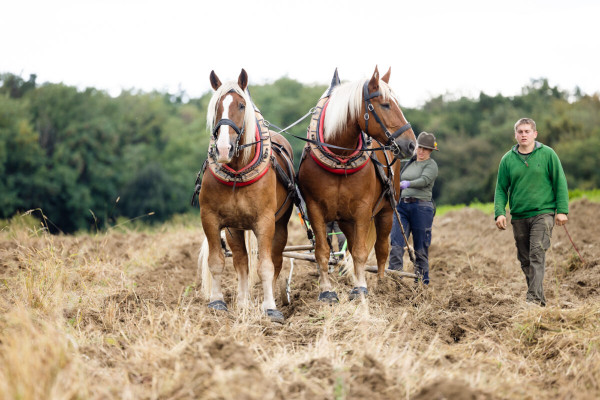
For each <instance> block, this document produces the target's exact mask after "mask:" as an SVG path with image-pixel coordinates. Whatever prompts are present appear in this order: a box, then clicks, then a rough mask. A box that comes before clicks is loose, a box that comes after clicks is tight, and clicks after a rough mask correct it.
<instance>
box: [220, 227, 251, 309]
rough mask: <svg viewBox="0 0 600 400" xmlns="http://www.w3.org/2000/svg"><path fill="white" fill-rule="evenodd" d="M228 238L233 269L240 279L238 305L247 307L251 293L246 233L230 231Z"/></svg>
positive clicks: (236, 230)
mask: <svg viewBox="0 0 600 400" xmlns="http://www.w3.org/2000/svg"><path fill="white" fill-rule="evenodd" d="M226 237H227V243H228V244H229V247H230V248H231V252H232V253H233V267H234V268H235V271H236V272H237V278H238V291H237V304H238V306H239V307H246V306H247V305H248V300H249V299H250V293H249V290H248V251H247V249H246V242H245V240H244V231H243V230H239V229H229V230H228V231H227V233H226Z"/></svg>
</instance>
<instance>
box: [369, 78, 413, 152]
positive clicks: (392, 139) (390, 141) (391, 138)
mask: <svg viewBox="0 0 600 400" xmlns="http://www.w3.org/2000/svg"><path fill="white" fill-rule="evenodd" d="M379 96H381V92H379V90H378V91H376V92H373V93H370V94H369V81H366V82H365V84H364V85H363V98H364V100H365V110H366V112H365V115H364V118H365V133H366V134H367V135H368V134H369V112H371V113H372V114H373V117H375V121H377V123H378V124H379V126H381V129H382V130H383V132H384V133H385V136H386V137H387V142H386V144H385V145H386V146H389V148H390V149H391V150H392V153H393V154H394V157H395V158H400V157H402V155H403V154H402V153H403V151H402V149H401V148H400V145H399V144H398V143H397V142H396V139H397V138H398V137H399V136H400V135H402V134H403V133H404V132H406V131H407V130H409V129H411V125H410V122H407V123H406V124H405V125H403V126H401V127H400V128H399V129H397V130H396V131H395V132H394V133H391V132H390V130H389V129H388V128H387V127H386V126H385V124H384V123H383V121H382V120H381V118H379V115H377V113H376V112H375V107H374V106H373V103H371V99H373V98H375V97H379Z"/></svg>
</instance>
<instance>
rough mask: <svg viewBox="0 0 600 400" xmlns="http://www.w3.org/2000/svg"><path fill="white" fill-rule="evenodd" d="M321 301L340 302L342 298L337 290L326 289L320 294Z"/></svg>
mask: <svg viewBox="0 0 600 400" xmlns="http://www.w3.org/2000/svg"><path fill="white" fill-rule="evenodd" d="M319 301H322V302H325V303H329V304H333V303H339V302H340V299H339V298H338V295H337V293H336V292H329V291H324V292H321V293H320V294H319Z"/></svg>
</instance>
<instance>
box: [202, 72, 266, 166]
mask: <svg viewBox="0 0 600 400" xmlns="http://www.w3.org/2000/svg"><path fill="white" fill-rule="evenodd" d="M210 84H211V86H212V87H213V89H214V90H215V93H214V94H213V97H212V98H211V100H210V103H209V106H208V114H207V118H206V119H207V126H208V130H209V131H210V132H211V135H212V137H213V140H214V143H215V144H214V148H213V149H211V151H214V152H215V155H216V161H217V162H218V163H223V164H227V163H230V162H231V161H232V160H233V159H234V158H235V157H238V156H239V155H240V149H241V148H243V147H246V149H245V150H242V155H241V159H242V160H241V162H242V163H244V162H247V161H248V159H249V158H250V155H249V154H250V149H249V148H248V147H247V146H243V145H245V144H248V143H250V142H251V141H252V140H253V139H254V138H253V137H252V133H253V132H254V130H255V125H256V122H255V121H256V120H255V117H254V109H253V106H252V102H251V100H250V99H249V97H248V95H247V92H246V87H247V86H248V74H247V73H246V71H245V70H244V69H242V71H241V73H240V76H239V78H238V81H237V83H236V82H227V83H224V84H222V83H221V80H220V79H219V77H218V76H217V74H215V71H211V73H210ZM246 131H248V132H250V134H245V133H246Z"/></svg>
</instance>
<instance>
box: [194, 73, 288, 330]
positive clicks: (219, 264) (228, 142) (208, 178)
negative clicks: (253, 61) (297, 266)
mask: <svg viewBox="0 0 600 400" xmlns="http://www.w3.org/2000/svg"><path fill="white" fill-rule="evenodd" d="M210 83H211V85H212V87H213V89H214V90H215V93H214V94H213V96H212V98H211V100H210V102H209V106H208V113H207V126H208V129H209V131H210V132H211V135H212V139H211V145H210V148H209V156H208V160H207V162H208V168H207V169H208V170H209V172H210V173H206V172H205V173H204V176H203V179H202V185H201V188H200V193H199V203H200V212H201V218H202V227H203V229H204V233H205V235H206V240H207V242H208V268H209V269H210V275H211V276H212V282H211V289H210V296H209V297H210V302H209V304H208V307H209V308H212V309H215V310H227V305H226V303H225V301H224V298H223V293H222V291H221V279H222V275H223V270H224V266H225V258H224V256H223V252H222V249H221V240H220V239H221V230H223V229H225V232H226V237H227V242H228V244H229V246H230V248H231V251H232V253H233V264H234V267H235V270H236V271H237V277H238V297H237V302H238V306H245V305H247V303H248V300H249V289H248V251H247V248H246V245H245V242H244V231H245V230H251V231H253V232H254V235H255V236H256V239H257V244H258V258H259V265H258V273H259V276H260V278H261V281H262V288H263V296H264V299H263V300H264V301H263V303H262V308H263V310H264V312H265V313H266V314H267V315H268V316H269V317H270V318H271V320H273V321H276V322H282V321H283V314H282V313H281V312H280V311H279V310H277V307H276V305H275V299H274V296H273V287H274V284H275V282H276V280H277V276H278V275H279V272H280V271H281V267H282V262H283V256H282V252H283V249H284V247H285V244H286V242H287V235H288V232H287V223H288V221H289V218H290V215H291V213H292V205H293V202H292V201H291V199H290V196H289V195H288V190H287V186H289V185H284V183H282V182H281V176H280V175H281V172H282V170H283V171H284V172H285V173H286V174H285V175H286V176H287V179H291V180H293V179H294V177H293V167H292V164H291V161H290V160H285V156H286V155H285V153H287V155H288V156H289V159H291V154H292V148H291V146H290V144H289V143H288V141H287V140H286V139H285V138H283V137H282V136H281V135H279V134H277V133H275V132H271V131H269V130H268V128H266V126H265V124H264V122H263V120H262V116H261V114H260V112H259V111H258V110H256V109H255V107H254V104H253V103H252V100H251V98H250V96H249V93H248V92H247V90H246V86H247V84H248V75H247V74H246V71H245V70H243V69H242V71H241V73H240V76H239V78H238V81H237V82H227V83H224V84H222V83H221V81H220V80H219V78H218V77H217V75H216V74H215V72H214V71H212V72H211V74H210ZM281 166H283V167H281ZM276 170H277V172H276ZM283 179H286V177H285V176H284V177H283ZM207 275H208V274H207Z"/></svg>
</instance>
